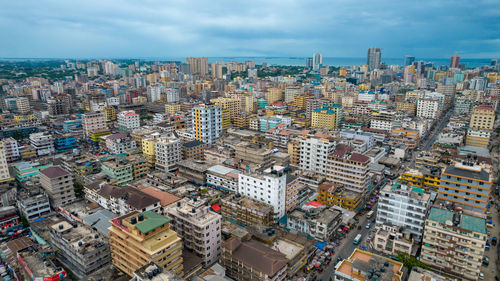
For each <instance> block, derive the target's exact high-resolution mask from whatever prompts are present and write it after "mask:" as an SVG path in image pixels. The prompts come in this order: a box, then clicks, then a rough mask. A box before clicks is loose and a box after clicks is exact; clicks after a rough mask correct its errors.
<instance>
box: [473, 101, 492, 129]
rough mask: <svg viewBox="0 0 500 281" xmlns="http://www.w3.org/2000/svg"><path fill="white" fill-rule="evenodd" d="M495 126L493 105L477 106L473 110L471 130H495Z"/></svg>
mask: <svg viewBox="0 0 500 281" xmlns="http://www.w3.org/2000/svg"><path fill="white" fill-rule="evenodd" d="M494 126H495V110H494V109H493V107H492V106H491V105H484V104H483V105H477V106H475V107H474V108H473V109H472V115H471V118H470V123H469V128H474V129H479V130H488V131H491V130H493V127H494Z"/></svg>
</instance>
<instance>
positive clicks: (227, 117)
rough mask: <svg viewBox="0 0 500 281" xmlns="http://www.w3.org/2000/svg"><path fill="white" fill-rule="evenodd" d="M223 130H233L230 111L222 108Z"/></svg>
mask: <svg viewBox="0 0 500 281" xmlns="http://www.w3.org/2000/svg"><path fill="white" fill-rule="evenodd" d="M221 121H222V130H227V129H229V128H231V114H230V111H229V109H227V108H221Z"/></svg>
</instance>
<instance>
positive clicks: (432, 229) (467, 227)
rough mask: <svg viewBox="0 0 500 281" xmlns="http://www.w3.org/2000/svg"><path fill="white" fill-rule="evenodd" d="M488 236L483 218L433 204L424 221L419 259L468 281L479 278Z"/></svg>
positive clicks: (434, 267)
mask: <svg viewBox="0 0 500 281" xmlns="http://www.w3.org/2000/svg"><path fill="white" fill-rule="evenodd" d="M487 239H488V236H487V234H486V222H485V220H484V219H483V218H479V217H476V216H472V215H469V214H466V213H465V212H464V213H462V212H459V211H452V210H447V209H441V208H436V207H433V208H431V209H430V212H429V217H428V218H427V220H426V222H425V234H424V240H423V244H422V251H421V254H420V261H422V262H423V263H425V264H427V265H428V266H430V267H432V268H433V269H436V270H439V271H443V272H446V273H447V274H451V275H454V276H457V277H459V278H464V279H465V280H478V279H479V273H480V272H481V264H482V262H483V255H484V249H485V245H486V240H487Z"/></svg>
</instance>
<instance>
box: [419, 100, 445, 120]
mask: <svg viewBox="0 0 500 281" xmlns="http://www.w3.org/2000/svg"><path fill="white" fill-rule="evenodd" d="M440 111H441V108H440V106H439V101H438V100H435V99H431V98H424V99H419V100H418V101H417V116H418V117H422V118H429V119H436V118H437V117H439V115H440Z"/></svg>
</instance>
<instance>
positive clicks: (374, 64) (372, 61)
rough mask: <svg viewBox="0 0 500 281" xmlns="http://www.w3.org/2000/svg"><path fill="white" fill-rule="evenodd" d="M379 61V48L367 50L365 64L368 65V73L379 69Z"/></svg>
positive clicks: (380, 54) (380, 52) (380, 57)
mask: <svg viewBox="0 0 500 281" xmlns="http://www.w3.org/2000/svg"><path fill="white" fill-rule="evenodd" d="M381 60H382V51H381V50H380V48H369V49H368V56H367V59H366V64H368V70H369V71H372V70H374V69H376V68H379V67H380V62H381Z"/></svg>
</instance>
